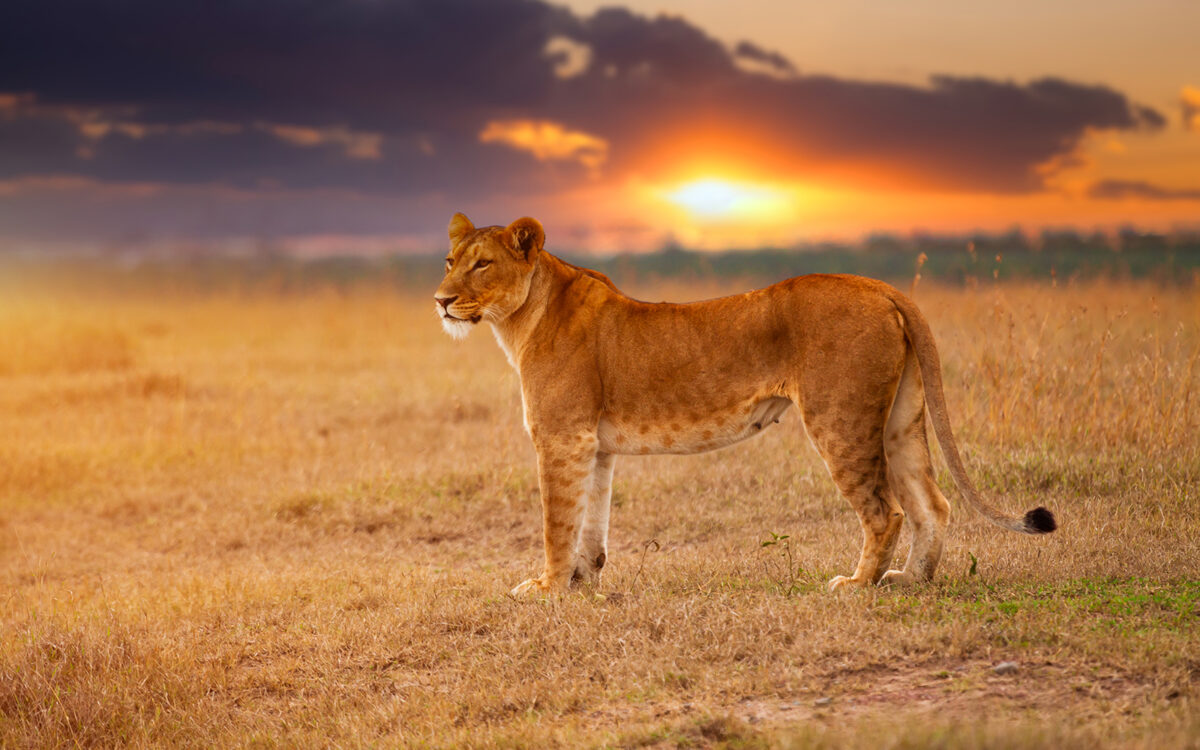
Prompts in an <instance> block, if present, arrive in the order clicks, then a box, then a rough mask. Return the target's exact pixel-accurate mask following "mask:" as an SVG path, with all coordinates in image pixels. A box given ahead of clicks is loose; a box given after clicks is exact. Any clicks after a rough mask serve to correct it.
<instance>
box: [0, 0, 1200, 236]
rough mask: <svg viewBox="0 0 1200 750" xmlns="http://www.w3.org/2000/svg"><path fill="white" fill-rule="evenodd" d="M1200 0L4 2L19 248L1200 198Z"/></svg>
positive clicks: (847, 217)
mask: <svg viewBox="0 0 1200 750" xmlns="http://www.w3.org/2000/svg"><path fill="white" fill-rule="evenodd" d="M1196 29H1200V3H1196V2H1193V1H1192V0H1146V1H1144V2H1140V3H1131V2H1115V1H1113V0H1091V1H1090V2H1076V1H1074V0H1060V1H1059V2H1054V3H1046V2H1032V1H1030V0H1012V1H1010V2H1006V3H989V4H986V5H985V4H982V3H962V2H951V1H949V0H845V1H844V2H838V3H826V2H807V1H803V2H802V1H786V2H785V1H778V2H769V1H768V0H740V1H739V2H736V3H731V2H724V1H718V0H652V1H651V2H645V1H643V0H628V2H625V3H623V4H620V5H611V4H608V3H601V2H592V1H591V0H569V1H568V2H565V3H562V4H548V3H544V2H541V1H540V0H407V1H402V0H349V1H343V2H333V1H329V2H317V1H315V0H306V1H301V0H254V1H252V0H242V1H237V0H233V1H226V2H195V1H193V0H188V1H186V2H162V1H161V0H154V1H151V0H130V1H129V2H123V3H97V2H94V1H92V0H39V1H38V2H27V1H24V0H20V1H18V2H9V3H4V4H3V5H0V250H22V251H27V252H38V251H42V250H54V249H92V248H101V249H112V248H116V249H120V248H123V247H135V248H136V247H142V246H147V247H151V246H173V245H184V244H188V245H191V246H212V247H235V248H236V247H242V246H245V247H253V246H255V245H261V244H263V243H268V244H274V245H278V246H279V247H284V248H290V249H292V250H295V251H298V252H304V253H322V252H394V251H401V252H427V251H428V252H434V251H437V250H439V249H441V246H442V245H443V244H444V242H445V239H444V230H445V225H446V222H447V220H448V218H449V216H450V215H451V214H452V213H453V212H454V211H459V210H461V211H465V212H466V213H468V214H469V215H470V216H471V218H472V219H473V220H474V221H475V222H476V223H477V224H481V225H482V224H490V223H507V222H508V221H510V220H512V219H514V218H516V217H518V216H521V215H532V216H535V217H538V218H539V219H541V220H542V221H543V223H544V224H545V225H546V229H547V235H548V239H549V243H550V244H551V246H552V247H557V248H559V249H561V250H570V251H580V250H594V251H599V252H612V251H619V250H646V249H654V248H657V247H660V246H662V245H663V244H664V243H666V242H668V241H675V242H679V243H681V244H684V245H686V246H691V247H699V248H714V249H715V248H723V247H754V246H759V245H762V244H774V245H783V246H787V245H790V244H793V243H796V242H800V241H805V240H817V239H828V238H836V239H849V240H853V239H857V238H859V237H861V236H863V235H865V234H868V233H871V232H876V231H889V232H897V233H908V232H911V231H915V230H923V231H935V232H936V231H966V230H972V229H983V230H1006V229H1009V228H1011V227H1014V226H1018V227H1021V228H1022V229H1024V230H1026V231H1029V232H1036V231H1038V230H1040V229H1041V228H1043V227H1055V228H1062V227H1076V228H1079V229H1083V230H1091V229H1093V228H1101V229H1111V228H1114V227H1117V226H1120V225H1124V224H1134V225H1137V226H1140V227H1145V228H1148V229H1157V230H1169V229H1173V228H1178V229H1196V228H1200V35H1197V33H1196Z"/></svg>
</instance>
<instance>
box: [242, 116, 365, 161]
mask: <svg viewBox="0 0 1200 750" xmlns="http://www.w3.org/2000/svg"><path fill="white" fill-rule="evenodd" d="M257 126H258V128H259V130H263V131H266V132H268V133H270V134H271V135H273V136H275V137H276V138H278V139H280V140H281V141H286V142H287V143H290V144H292V145H293V146H301V147H304V148H311V147H313V146H322V145H326V144H333V145H337V146H341V147H342V148H343V149H344V150H345V152H346V156H348V157H350V158H351V159H379V158H381V157H382V156H383V151H382V148H381V146H382V145H383V135H382V134H381V133H368V132H365V131H361V130H350V129H349V128H347V127H344V126H342V125H335V126H333V127H328V128H309V127H304V126H302V125H284V124H280V123H271V122H260V123H257Z"/></svg>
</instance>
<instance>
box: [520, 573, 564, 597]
mask: <svg viewBox="0 0 1200 750" xmlns="http://www.w3.org/2000/svg"><path fill="white" fill-rule="evenodd" d="M566 590H567V583H566V581H560V582H557V583H556V582H554V581H552V580H551V579H550V578H549V577H548V576H547V575H546V574H545V573H543V574H541V575H540V576H538V577H537V578H530V579H529V580H528V581H522V582H521V583H519V584H517V585H516V586H514V587H513V590H512V591H510V592H509V593H510V594H511V595H512V596H526V597H529V596H545V595H547V594H561V593H563V592H564V591H566Z"/></svg>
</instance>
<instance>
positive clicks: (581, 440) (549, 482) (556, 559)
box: [512, 432, 608, 596]
mask: <svg viewBox="0 0 1200 750" xmlns="http://www.w3.org/2000/svg"><path fill="white" fill-rule="evenodd" d="M597 444H598V441H597V439H596V436H595V434H594V433H589V432H580V433H575V434H562V433H559V434H555V435H546V436H543V435H537V436H535V438H534V447H535V448H536V449H537V454H538V485H539V487H540V488H541V494H542V536H543V542H544V545H545V552H546V563H545V567H544V568H543V569H542V574H541V575H540V576H538V577H537V578H531V579H529V580H527V581H524V582H522V583H520V584H518V585H517V586H516V587H515V588H514V589H513V590H512V593H513V595H514V596H519V595H522V594H548V593H557V592H561V591H565V590H566V589H567V587H568V586H569V585H570V583H571V580H572V578H573V576H574V574H575V571H576V562H577V560H578V549H579V541H580V535H581V532H582V530H583V526H584V523H583V522H584V510H585V508H586V507H587V501H588V497H587V495H588V489H589V486H590V485H591V484H592V481H591V479H592V475H593V472H594V470H595V467H596V448H597ZM604 515H605V518H604V520H605V522H606V523H605V524H604V525H605V533H606V534H607V515H608V514H607V512H606V513H605V514H604Z"/></svg>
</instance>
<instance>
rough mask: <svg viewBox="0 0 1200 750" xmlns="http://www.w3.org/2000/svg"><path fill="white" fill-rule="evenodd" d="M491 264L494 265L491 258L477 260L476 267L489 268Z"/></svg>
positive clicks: (477, 268)
mask: <svg viewBox="0 0 1200 750" xmlns="http://www.w3.org/2000/svg"><path fill="white" fill-rule="evenodd" d="M490 265H492V262H491V261H490V260H477V261H475V266H474V269H475V270H476V271H478V270H480V269H483V268H487V267H488V266H490Z"/></svg>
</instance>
